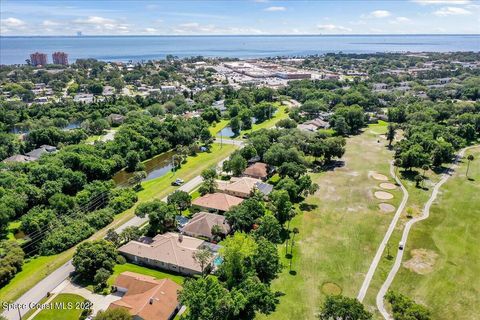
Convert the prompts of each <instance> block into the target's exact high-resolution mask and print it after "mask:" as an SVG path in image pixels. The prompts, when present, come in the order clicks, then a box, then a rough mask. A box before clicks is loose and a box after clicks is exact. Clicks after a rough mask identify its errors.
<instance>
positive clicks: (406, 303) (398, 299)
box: [385, 291, 431, 320]
mask: <svg viewBox="0 0 480 320" xmlns="http://www.w3.org/2000/svg"><path fill="white" fill-rule="evenodd" d="M385 299H386V300H387V301H388V302H389V303H390V304H391V306H392V311H393V319H395V320H407V319H408V320H410V319H412V320H429V319H431V316H430V311H429V310H428V309H427V308H425V307H424V306H422V305H419V304H417V303H415V302H414V301H413V300H412V299H410V298H409V297H407V296H404V295H403V294H400V293H396V292H393V291H389V292H387V294H386V295H385Z"/></svg>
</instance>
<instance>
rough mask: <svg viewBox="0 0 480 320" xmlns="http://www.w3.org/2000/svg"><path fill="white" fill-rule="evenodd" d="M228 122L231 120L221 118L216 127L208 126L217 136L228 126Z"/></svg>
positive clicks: (212, 133)
mask: <svg viewBox="0 0 480 320" xmlns="http://www.w3.org/2000/svg"><path fill="white" fill-rule="evenodd" d="M228 122H229V120H226V119H222V120H220V122H218V123H217V124H216V125H215V126H214V127H213V126H211V127H210V128H208V130H210V134H211V135H212V136H213V137H215V136H216V135H217V134H218V133H219V132H220V131H222V129H223V128H225V127H226V126H228Z"/></svg>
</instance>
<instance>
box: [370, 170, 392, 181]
mask: <svg viewBox="0 0 480 320" xmlns="http://www.w3.org/2000/svg"><path fill="white" fill-rule="evenodd" d="M372 178H373V179H375V180H380V181H388V177H387V176H386V175H383V174H381V173H376V172H374V173H372Z"/></svg>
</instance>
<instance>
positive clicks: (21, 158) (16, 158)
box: [2, 154, 36, 163]
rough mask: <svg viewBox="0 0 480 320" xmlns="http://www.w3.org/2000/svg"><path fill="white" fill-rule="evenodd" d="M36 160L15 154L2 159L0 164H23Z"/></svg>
mask: <svg viewBox="0 0 480 320" xmlns="http://www.w3.org/2000/svg"><path fill="white" fill-rule="evenodd" d="M34 160H36V159H34V158H32V157H29V156H24V155H23V154H16V155H13V156H11V157H8V158H6V159H4V160H3V161H2V162H4V163H7V162H19V163H24V162H30V161H34Z"/></svg>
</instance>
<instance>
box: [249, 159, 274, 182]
mask: <svg viewBox="0 0 480 320" xmlns="http://www.w3.org/2000/svg"><path fill="white" fill-rule="evenodd" d="M268 173H269V171H268V166H267V164H266V163H263V162H256V163H254V164H252V165H251V166H249V167H248V168H246V169H245V171H243V175H244V176H247V177H251V178H256V179H261V180H265V179H266V178H267V177H268Z"/></svg>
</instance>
